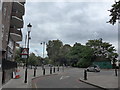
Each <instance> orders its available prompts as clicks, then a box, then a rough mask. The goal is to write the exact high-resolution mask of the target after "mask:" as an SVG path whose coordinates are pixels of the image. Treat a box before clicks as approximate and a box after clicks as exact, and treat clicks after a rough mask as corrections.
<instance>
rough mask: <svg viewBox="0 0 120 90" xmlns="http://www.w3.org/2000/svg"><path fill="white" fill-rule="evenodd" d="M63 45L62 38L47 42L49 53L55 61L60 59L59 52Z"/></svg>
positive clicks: (50, 57)
mask: <svg viewBox="0 0 120 90" xmlns="http://www.w3.org/2000/svg"><path fill="white" fill-rule="evenodd" d="M62 46H63V43H62V41H60V40H53V41H49V42H48V44H47V48H46V50H47V55H48V57H49V59H51V60H53V62H54V63H55V62H57V60H58V57H59V52H60V49H61V47H62Z"/></svg>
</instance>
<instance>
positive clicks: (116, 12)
mask: <svg viewBox="0 0 120 90" xmlns="http://www.w3.org/2000/svg"><path fill="white" fill-rule="evenodd" d="M109 11H110V13H111V14H110V16H111V19H110V20H109V23H110V24H112V25H114V24H115V23H116V21H117V20H120V0H119V1H118V2H115V4H113V5H112V9H111V10H109Z"/></svg>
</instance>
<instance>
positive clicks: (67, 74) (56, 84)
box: [33, 68, 102, 90]
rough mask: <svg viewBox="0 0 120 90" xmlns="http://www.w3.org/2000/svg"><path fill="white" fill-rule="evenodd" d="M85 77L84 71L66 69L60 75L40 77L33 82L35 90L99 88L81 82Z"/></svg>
mask: <svg viewBox="0 0 120 90" xmlns="http://www.w3.org/2000/svg"><path fill="white" fill-rule="evenodd" d="M80 77H83V69H79V68H66V69H65V71H64V72H63V73H61V74H58V75H50V76H44V77H39V78H36V79H34V80H33V83H34V86H35V88H94V89H97V90H102V89H100V88H99V89H98V88H97V87H94V86H92V85H89V84H86V83H84V82H81V81H79V78H80Z"/></svg>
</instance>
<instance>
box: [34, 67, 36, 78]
mask: <svg viewBox="0 0 120 90" xmlns="http://www.w3.org/2000/svg"><path fill="white" fill-rule="evenodd" d="M35 76H36V68H34V77H35Z"/></svg>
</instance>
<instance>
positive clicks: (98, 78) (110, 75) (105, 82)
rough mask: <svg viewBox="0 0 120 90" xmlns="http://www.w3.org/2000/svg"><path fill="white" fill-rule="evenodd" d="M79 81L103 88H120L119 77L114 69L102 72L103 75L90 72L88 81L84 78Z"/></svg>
mask: <svg viewBox="0 0 120 90" xmlns="http://www.w3.org/2000/svg"><path fill="white" fill-rule="evenodd" d="M103 73H104V74H103ZM79 80H80V81H83V82H85V83H88V84H92V85H95V86H98V87H101V88H118V76H115V74H114V70H112V69H111V70H102V74H101V73H100V72H99V73H94V72H88V73H87V80H84V77H81V78H80V79H79Z"/></svg>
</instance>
